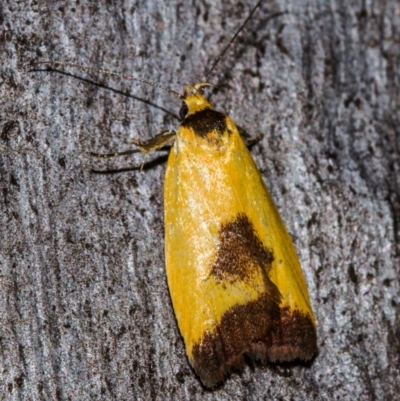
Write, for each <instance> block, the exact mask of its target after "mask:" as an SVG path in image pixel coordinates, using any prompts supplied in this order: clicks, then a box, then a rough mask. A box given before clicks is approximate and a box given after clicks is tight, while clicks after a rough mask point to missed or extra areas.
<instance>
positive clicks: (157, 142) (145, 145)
mask: <svg viewBox="0 0 400 401" xmlns="http://www.w3.org/2000/svg"><path fill="white" fill-rule="evenodd" d="M175 135H176V132H175V131H174V130H172V129H170V130H168V131H163V132H161V133H159V134H157V135H156V136H154V137H153V138H151V139H149V140H148V141H143V142H142V141H138V140H136V139H132V142H133V143H134V144H135V145H136V146H137V147H138V149H130V150H126V151H125V152H115V153H95V152H90V155H91V156H93V157H99V158H103V159H106V158H109V157H119V156H126V155H132V154H134V153H139V152H141V153H143V154H144V160H143V163H142V166H141V167H140V169H141V170H142V169H143V166H144V162H145V160H146V156H147V154H148V153H152V152H155V151H156V150H158V149H161V148H162V147H164V146H165V145H166V144H167V143H169V142H172V141H173V140H174V139H175Z"/></svg>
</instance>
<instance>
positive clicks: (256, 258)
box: [211, 213, 274, 283]
mask: <svg viewBox="0 0 400 401" xmlns="http://www.w3.org/2000/svg"><path fill="white" fill-rule="evenodd" d="M219 241H220V244H219V248H218V253H217V259H216V261H215V263H214V266H213V267H212V269H211V275H212V276H214V277H215V278H216V279H217V280H218V281H223V282H229V283H232V282H234V281H237V280H245V279H246V277H250V276H251V275H252V273H254V272H260V270H261V274H263V275H264V278H267V273H268V271H269V270H270V268H271V264H272V262H273V261H274V256H273V254H272V251H271V250H270V249H269V248H267V247H265V246H264V245H263V243H262V242H261V240H260V238H259V237H258V235H257V233H256V231H255V229H254V226H253V224H252V223H251V221H250V220H249V218H248V217H247V216H246V215H245V214H244V213H241V214H239V215H238V216H237V217H236V219H235V220H233V221H231V222H229V223H225V224H223V225H222V227H221V229H220V232H219Z"/></svg>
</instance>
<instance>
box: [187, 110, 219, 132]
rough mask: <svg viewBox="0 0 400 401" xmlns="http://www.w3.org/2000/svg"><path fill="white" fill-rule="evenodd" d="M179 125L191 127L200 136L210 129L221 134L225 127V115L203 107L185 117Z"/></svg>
mask: <svg viewBox="0 0 400 401" xmlns="http://www.w3.org/2000/svg"><path fill="white" fill-rule="evenodd" d="M181 127H185V128H191V129H192V130H193V132H194V133H195V134H196V135H198V136H201V137H202V138H205V137H206V136H207V135H208V134H210V133H211V132H212V131H216V132H217V134H218V135H219V136H222V135H223V133H224V132H225V131H226V129H227V125H226V117H225V115H224V114H222V113H220V112H219V111H215V110H212V109H204V110H200V111H198V112H196V113H194V114H190V115H189V116H188V117H186V118H185V119H184V120H183V121H182V123H181Z"/></svg>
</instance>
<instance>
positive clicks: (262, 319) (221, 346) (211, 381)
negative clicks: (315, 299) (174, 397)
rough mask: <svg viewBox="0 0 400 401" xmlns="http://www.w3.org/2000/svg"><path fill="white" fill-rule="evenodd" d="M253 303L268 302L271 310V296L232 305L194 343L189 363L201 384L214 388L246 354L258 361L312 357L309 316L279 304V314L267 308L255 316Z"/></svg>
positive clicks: (312, 328)
mask: <svg viewBox="0 0 400 401" xmlns="http://www.w3.org/2000/svg"><path fill="white" fill-rule="evenodd" d="M251 304H253V305H251ZM254 304H258V305H257V306H262V307H265V306H267V307H269V309H270V310H269V312H271V304H270V300H269V301H268V300H267V299H263V297H261V298H260V299H259V300H257V301H254V302H250V303H249V304H247V305H244V306H243V305H242V306H240V307H235V308H232V309H231V310H230V311H228V312H227V313H226V316H225V315H224V318H223V319H222V320H221V323H220V324H219V326H218V327H216V329H215V330H214V331H213V333H212V334H210V333H206V334H205V335H204V336H203V339H202V341H201V342H200V343H199V344H196V345H195V346H194V347H193V353H192V358H191V363H192V365H193V368H194V370H195V371H196V373H197V374H198V376H199V377H200V380H201V382H202V383H203V385H204V386H206V387H209V388H213V387H215V386H216V385H218V384H219V383H221V382H222V381H223V380H224V379H225V378H226V376H227V375H228V374H229V373H230V372H231V371H232V370H237V369H240V368H242V367H243V365H244V361H245V358H244V356H245V355H246V356H248V357H250V358H251V359H253V360H257V361H261V362H265V361H270V362H290V361H294V360H305V361H306V360H310V359H311V358H312V357H313V355H314V353H315V350H316V342H317V337H316V331H315V326H314V323H313V321H312V319H311V318H310V316H308V315H306V314H304V313H301V312H300V311H298V310H294V311H291V310H290V309H289V308H280V309H279V315H280V316H279V318H277V316H276V315H275V314H274V313H273V314H272V315H271V314H270V315H269V316H268V312H267V313H264V314H263V315H262V316H254V314H252V313H251V312H254V310H255V305H254ZM257 306H256V309H258V307H257ZM235 309H236V311H235ZM246 309H247V312H249V314H248V315H247V316H246ZM267 310H268V309H267ZM264 312H266V310H264Z"/></svg>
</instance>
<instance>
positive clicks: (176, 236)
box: [164, 117, 315, 358]
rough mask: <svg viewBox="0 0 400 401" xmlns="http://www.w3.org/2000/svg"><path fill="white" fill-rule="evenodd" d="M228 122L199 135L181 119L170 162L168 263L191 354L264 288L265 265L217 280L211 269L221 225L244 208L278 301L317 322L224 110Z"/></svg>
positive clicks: (283, 235) (288, 243) (276, 219)
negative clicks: (265, 255)
mask: <svg viewBox="0 0 400 401" xmlns="http://www.w3.org/2000/svg"><path fill="white" fill-rule="evenodd" d="M226 127H227V132H226V133H225V134H224V135H223V138H222V139H218V136H217V135H214V134H215V133H213V132H211V133H210V135H209V136H208V137H207V138H204V137H201V136H199V135H197V134H196V133H195V132H194V131H193V129H191V128H187V127H185V126H182V125H181V126H180V128H179V130H178V132H177V135H176V140H175V144H174V146H173V148H172V150H171V153H170V156H169V159H168V165H167V172H166V179H165V189H164V200H165V257H166V269H167V277H168V285H169V289H170V293H171V297H172V302H173V306H174V310H175V314H176V318H177V321H178V324H179V328H180V331H181V334H182V336H183V338H184V340H185V344H186V351H187V354H188V356H189V358H191V357H192V349H193V346H194V345H195V344H198V343H199V342H201V341H202V338H203V336H204V334H205V333H210V332H213V331H215V330H216V327H217V325H218V324H219V323H220V321H221V319H222V317H223V315H224V313H226V312H227V311H228V310H231V308H232V307H234V306H237V305H245V304H247V303H249V302H250V301H254V300H257V299H258V298H259V296H260V295H261V294H263V293H264V292H265V291H264V290H265V280H264V277H263V274H265V272H263V271H262V269H253V270H252V271H250V272H249V274H248V275H247V276H246V279H244V280H232V281H229V280H227V281H224V282H222V283H221V281H219V280H217V279H216V278H215V276H214V275H213V274H211V270H212V268H213V266H214V264H215V262H216V258H217V254H218V250H219V246H220V241H221V238H220V230H221V227H222V226H223V225H224V224H227V223H229V222H231V221H234V220H235V219H236V218H237V217H238V216H241V215H245V216H247V218H248V219H249V221H250V222H251V224H252V225H253V227H254V230H255V232H256V234H257V236H258V238H259V239H260V240H261V242H262V244H263V246H265V247H266V248H268V249H270V250H271V251H272V254H273V261H272V265H271V269H270V270H269V271H268V276H269V278H270V280H271V281H272V282H273V283H274V284H275V285H276V287H277V288H278V289H279V292H280V294H281V297H282V298H281V304H280V307H281V308H283V307H286V306H287V307H289V308H290V310H291V311H294V310H298V311H300V312H301V313H302V314H304V315H308V316H309V318H310V319H311V321H312V323H313V325H314V326H315V319H314V315H313V312H312V309H311V306H310V301H309V298H308V293H307V286H306V282H305V280H304V277H303V274H302V271H301V267H300V264H299V261H298V258H297V255H296V251H295V249H294V246H293V244H292V240H291V238H290V236H289V234H288V232H287V230H286V228H285V225H284V223H283V222H282V220H281V218H280V216H279V214H278V211H277V209H276V207H275V205H274V203H273V201H272V199H271V197H270V195H269V193H268V191H267V188H266V186H265V184H264V182H263V179H262V177H261V175H260V173H259V171H258V169H257V167H256V166H255V163H254V161H253V159H252V157H251V155H250V153H249V151H248V149H247V147H246V146H245V144H244V143H243V140H242V139H241V137H240V135H239V133H238V131H237V129H236V127H235V125H234V124H233V122H232V121H231V120H230V119H229V118H228V117H226ZM214 137H215V138H214ZM214 139H215V140H214ZM213 145H215V146H213ZM255 318H257V317H255Z"/></svg>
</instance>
